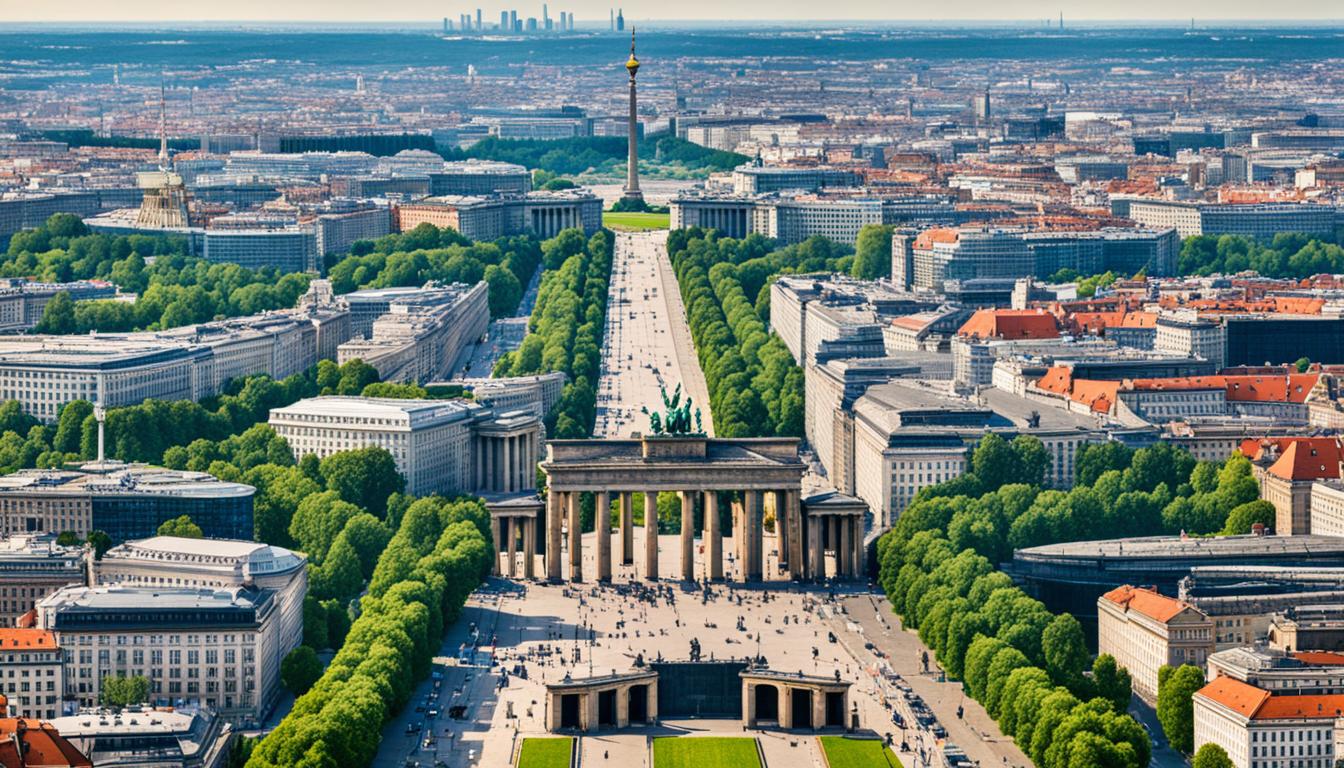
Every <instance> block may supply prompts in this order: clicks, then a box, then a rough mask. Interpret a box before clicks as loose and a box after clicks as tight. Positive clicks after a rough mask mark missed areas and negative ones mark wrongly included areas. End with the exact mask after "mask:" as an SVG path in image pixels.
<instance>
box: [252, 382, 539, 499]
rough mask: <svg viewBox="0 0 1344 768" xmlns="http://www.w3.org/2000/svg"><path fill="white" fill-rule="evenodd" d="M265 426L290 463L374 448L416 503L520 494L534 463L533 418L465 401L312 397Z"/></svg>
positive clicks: (530, 480)
mask: <svg viewBox="0 0 1344 768" xmlns="http://www.w3.org/2000/svg"><path fill="white" fill-rule="evenodd" d="M270 425H271V428H272V429H274V430H275V432H276V434H278V435H280V436H281V437H283V438H285V439H286V440H287V441H288V442H289V446H290V448H291V450H293V452H294V457H295V458H296V459H298V458H300V457H302V456H304V455H307V454H313V455H315V456H317V457H318V458H319V459H320V458H325V457H326V456H329V455H331V454H332V453H335V452H337V451H344V450H351V449H355V448H363V447H365V446H371V445H372V446H378V447H381V448H383V449H385V450H387V452H388V453H390V454H391V455H392V458H393V459H394V460H395V461H396V463H397V471H398V472H400V473H401V475H402V477H404V478H405V479H406V492H407V493H410V494H412V495H416V496H422V495H426V494H430V493H445V494H452V493H476V492H486V493H514V492H517V491H522V490H525V489H528V488H532V487H534V485H535V482H536V464H537V461H539V459H540V449H541V420H540V418H538V417H537V416H535V415H533V414H530V413H527V412H513V413H496V412H495V411H493V410H491V409H489V408H485V407H484V406H481V405H479V404H477V403H473V402H470V401H466V400H395V399H381V398H361V397H316V398H309V399H307V400H300V401H299V402H297V403H294V404H293V405H289V406H286V407H284V408H276V409H273V410H272V411H271V416H270Z"/></svg>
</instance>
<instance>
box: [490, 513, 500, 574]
mask: <svg viewBox="0 0 1344 768" xmlns="http://www.w3.org/2000/svg"><path fill="white" fill-rule="evenodd" d="M490 535H491V537H493V539H494V541H493V542H492V543H493V545H494V550H495V565H494V567H493V568H491V569H490V574H491V575H492V576H498V575H499V549H500V547H499V545H500V539H499V518H497V517H495V516H494V515H491V516H490Z"/></svg>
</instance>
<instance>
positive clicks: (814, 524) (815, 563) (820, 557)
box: [807, 517, 826, 581]
mask: <svg viewBox="0 0 1344 768" xmlns="http://www.w3.org/2000/svg"><path fill="white" fill-rule="evenodd" d="M807 543H808V548H809V549H811V550H812V555H811V557H809V558H808V563H807V575H808V578H809V579H811V580H812V581H822V580H824V579H825V578H826V554H825V552H824V551H823V550H822V548H821V518H820V517H809V518H808V519H807Z"/></svg>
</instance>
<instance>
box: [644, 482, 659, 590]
mask: <svg viewBox="0 0 1344 768" xmlns="http://www.w3.org/2000/svg"><path fill="white" fill-rule="evenodd" d="M644 578H646V579H648V580H649V581H657V580H658V492H657V491H645V492H644Z"/></svg>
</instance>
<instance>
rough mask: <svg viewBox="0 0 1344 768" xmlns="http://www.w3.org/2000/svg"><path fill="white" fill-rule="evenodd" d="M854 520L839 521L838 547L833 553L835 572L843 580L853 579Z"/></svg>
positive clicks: (843, 519) (846, 518)
mask: <svg viewBox="0 0 1344 768" xmlns="http://www.w3.org/2000/svg"><path fill="white" fill-rule="evenodd" d="M853 521H854V518H853V516H845V517H843V518H841V519H840V545H839V547H837V549H836V553H835V570H836V573H838V574H839V575H840V577H841V578H843V579H852V578H854V524H853Z"/></svg>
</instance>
